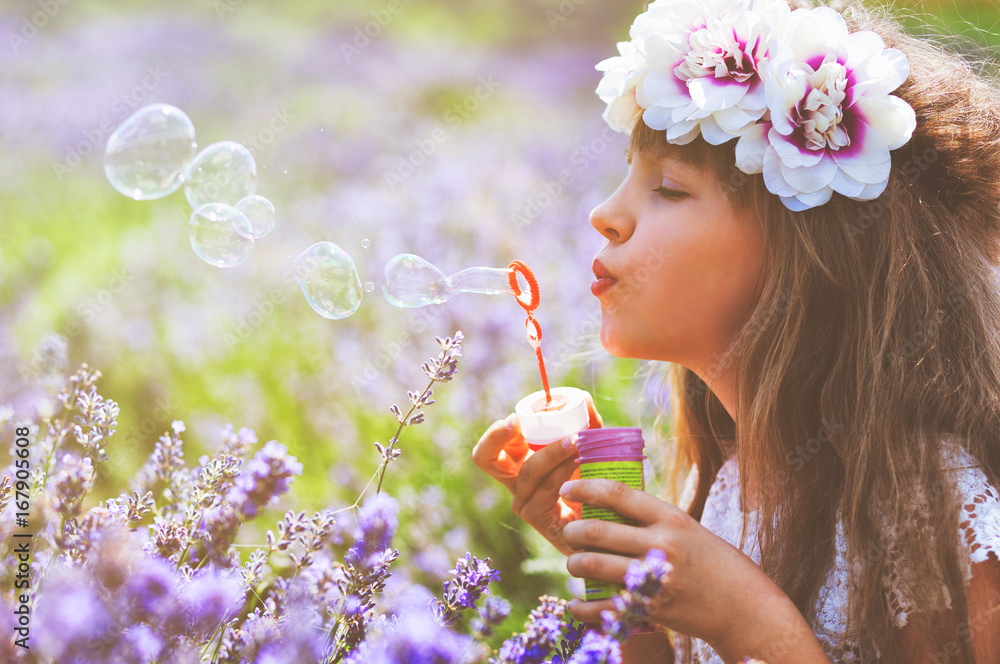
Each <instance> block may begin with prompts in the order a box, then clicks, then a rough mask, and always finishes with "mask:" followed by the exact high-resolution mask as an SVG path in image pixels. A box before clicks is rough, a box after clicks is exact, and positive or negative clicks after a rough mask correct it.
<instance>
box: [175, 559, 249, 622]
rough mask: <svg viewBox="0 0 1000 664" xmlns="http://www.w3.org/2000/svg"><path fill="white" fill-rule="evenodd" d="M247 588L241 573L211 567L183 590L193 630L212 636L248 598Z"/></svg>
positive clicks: (182, 594) (183, 598) (181, 594)
mask: <svg viewBox="0 0 1000 664" xmlns="http://www.w3.org/2000/svg"><path fill="white" fill-rule="evenodd" d="M245 592H246V587H245V585H244V583H243V581H242V580H241V578H240V576H239V573H238V572H223V571H220V570H217V569H215V568H214V567H208V568H206V569H204V570H201V571H200V572H199V573H198V574H197V575H196V576H195V577H194V578H192V579H191V581H190V582H189V583H188V584H187V585H185V586H184V587H183V588H181V591H180V598H181V601H182V602H183V603H184V605H185V607H186V608H187V611H188V615H189V617H190V621H191V624H192V627H193V629H194V630H195V631H196V632H198V633H200V634H205V635H208V634H211V633H212V632H213V631H214V630H215V628H216V627H218V626H219V623H221V622H222V621H224V620H229V619H230V618H232V617H233V616H234V615H235V614H236V612H237V611H238V610H239V608H240V607H241V606H242V605H243V601H244V599H245V595H244V593H245Z"/></svg>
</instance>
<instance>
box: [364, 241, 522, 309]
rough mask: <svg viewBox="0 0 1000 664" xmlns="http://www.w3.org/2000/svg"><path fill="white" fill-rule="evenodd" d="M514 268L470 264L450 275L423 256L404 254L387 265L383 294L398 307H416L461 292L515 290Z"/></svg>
mask: <svg viewBox="0 0 1000 664" xmlns="http://www.w3.org/2000/svg"><path fill="white" fill-rule="evenodd" d="M509 275H510V269H508V268H495V267H470V268H466V269H464V270H462V271H460V272H456V273H455V274H453V275H452V276H450V277H447V276H445V274H444V273H443V272H441V270H439V269H438V268H437V267H435V266H434V265H431V264H430V263H428V262H427V261H426V260H424V259H423V258H421V257H420V256H416V255H414V254H400V255H398V256H394V257H393V258H392V259H390V260H389V262H388V263H386V265H385V285H384V286H382V294H383V295H385V299H387V300H388V301H389V303H390V304H393V305H395V306H397V307H405V308H416V307H426V306H427V305H430V304H441V303H443V302H447V301H448V300H450V299H451V298H453V297H454V296H455V295H457V294H459V293H480V294H482V295H503V294H511V295H513V293H514V291H513V290H511V287H510V282H509Z"/></svg>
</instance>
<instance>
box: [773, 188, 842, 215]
mask: <svg viewBox="0 0 1000 664" xmlns="http://www.w3.org/2000/svg"><path fill="white" fill-rule="evenodd" d="M831 198H833V189H831V188H830V187H824V188H822V189H820V190H818V191H814V192H811V193H808V194H796V195H795V200H796V202H797V203H798V204H799V205H800V206H804V207H801V208H799V209H798V210H796V212H801V211H802V210H808V209H809V208H814V207H819V206H820V205H825V204H826V203H828V202H830V199H831ZM782 201H784V199H782ZM785 207H789V205H788V203H787V202H786V203H785ZM790 209H795V208H790Z"/></svg>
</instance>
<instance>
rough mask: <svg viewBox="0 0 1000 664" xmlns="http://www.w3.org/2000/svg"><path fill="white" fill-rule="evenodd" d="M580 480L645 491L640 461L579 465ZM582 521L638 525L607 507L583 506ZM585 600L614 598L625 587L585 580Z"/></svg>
mask: <svg viewBox="0 0 1000 664" xmlns="http://www.w3.org/2000/svg"><path fill="white" fill-rule="evenodd" d="M580 477H581V479H596V478H599V479H607V480H614V481H616V482H623V483H624V484H627V485H628V486H630V487H632V488H633V489H638V490H639V491H645V490H646V481H645V476H644V474H643V470H642V462H641V461H605V462H600V463H586V462H584V463H581V464H580ZM582 512H583V518H584V519H600V520H602V521H613V522H615V523H624V524H626V525H629V526H636V525H638V523H637V522H636V521H634V520H632V519H626V518H625V517H623V516H622V515H621V514H619V513H618V512H615V511H614V510H612V509H608V508H607V507H595V506H593V505H587V504H584V505H583V510H582ZM584 586H585V587H586V599H587V600H592V599H607V598H609V597H614V596H615V595H617V594H618V591H619V590H622V589H623V588H624V587H625V586H623V585H621V584H617V583H607V582H604V581H596V580H593V579H585V580H584Z"/></svg>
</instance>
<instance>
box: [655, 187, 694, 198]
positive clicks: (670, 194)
mask: <svg viewBox="0 0 1000 664" xmlns="http://www.w3.org/2000/svg"><path fill="white" fill-rule="evenodd" d="M653 191H654V192H656V193H657V194H659V195H660V196H662V197H663V198H665V199H667V200H668V201H679V200H683V199H684V198H687V196H688V193H687V192H686V191H679V190H677V189H668V188H667V187H660V188H658V189H654V190H653Z"/></svg>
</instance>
